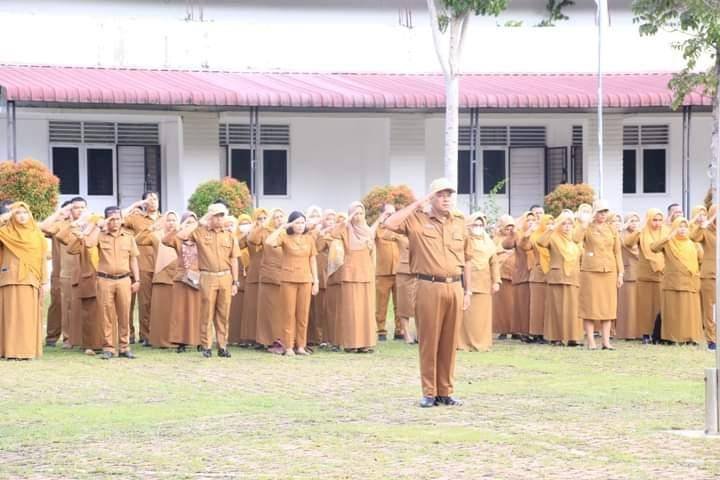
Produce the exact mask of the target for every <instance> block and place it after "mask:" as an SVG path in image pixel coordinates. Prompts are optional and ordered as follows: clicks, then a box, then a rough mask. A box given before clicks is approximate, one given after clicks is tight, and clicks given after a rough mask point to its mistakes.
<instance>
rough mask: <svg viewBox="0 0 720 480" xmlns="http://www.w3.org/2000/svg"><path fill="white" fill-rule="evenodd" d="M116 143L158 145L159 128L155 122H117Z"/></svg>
mask: <svg viewBox="0 0 720 480" xmlns="http://www.w3.org/2000/svg"><path fill="white" fill-rule="evenodd" d="M117 143H118V145H159V144H160V128H159V126H158V124H157V123H118V125H117Z"/></svg>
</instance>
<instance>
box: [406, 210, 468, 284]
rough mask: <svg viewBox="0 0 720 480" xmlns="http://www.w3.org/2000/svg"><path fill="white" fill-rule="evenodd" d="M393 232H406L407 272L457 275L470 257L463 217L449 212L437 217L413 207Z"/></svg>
mask: <svg viewBox="0 0 720 480" xmlns="http://www.w3.org/2000/svg"><path fill="white" fill-rule="evenodd" d="M396 233H401V234H403V235H407V237H408V240H409V249H410V271H411V272H412V273H416V274H424V275H437V276H443V277H450V276H457V275H461V274H462V272H463V268H464V266H465V263H467V262H468V261H470V259H472V256H473V249H472V245H471V244H470V238H469V236H468V234H467V231H466V229H465V219H464V218H462V217H460V216H455V215H450V216H449V217H446V218H444V219H440V218H438V217H436V216H435V215H433V214H432V213H425V212H423V211H421V210H417V211H415V212H414V213H412V214H410V215H409V216H408V217H407V218H406V219H405V221H404V222H403V223H402V224H401V225H400V227H399V228H398V230H397V232H396Z"/></svg>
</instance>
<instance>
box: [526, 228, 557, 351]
mask: <svg viewBox="0 0 720 480" xmlns="http://www.w3.org/2000/svg"><path fill="white" fill-rule="evenodd" d="M552 222H553V217H552V215H541V216H540V218H539V220H538V222H537V223H536V224H535V225H534V226H533V229H532V233H531V235H530V243H531V244H532V248H533V249H532V256H533V259H534V265H533V267H532V270H530V277H529V280H530V322H529V325H530V326H529V332H530V335H531V337H532V338H533V340H534V341H536V342H538V343H545V340H544V339H543V333H544V329H545V285H546V282H545V275H547V273H548V272H549V271H550V251H549V250H548V249H547V248H545V247H543V246H542V245H539V244H538V240H539V239H540V237H542V236H543V235H544V234H545V232H546V231H547V230H548V227H549V226H551V225H552Z"/></svg>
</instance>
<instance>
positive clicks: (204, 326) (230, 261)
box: [176, 203, 240, 358]
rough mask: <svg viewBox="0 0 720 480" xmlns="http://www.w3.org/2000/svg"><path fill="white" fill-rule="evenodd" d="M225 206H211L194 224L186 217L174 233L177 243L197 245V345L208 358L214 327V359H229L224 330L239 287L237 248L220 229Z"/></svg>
mask: <svg viewBox="0 0 720 480" xmlns="http://www.w3.org/2000/svg"><path fill="white" fill-rule="evenodd" d="M227 214H228V210H227V207H226V206H225V205H223V204H221V203H214V204H212V205H210V206H209V207H208V212H207V214H206V215H205V216H204V217H203V218H202V219H201V220H200V223H198V222H196V221H195V219H194V218H192V217H190V218H189V219H187V220H186V221H185V223H183V225H182V226H181V229H180V230H179V231H178V232H177V234H176V235H177V238H179V239H180V240H183V241H185V240H192V241H193V242H195V244H196V245H197V252H198V266H199V267H200V342H201V343H202V348H203V352H202V354H203V356H204V357H205V358H210V357H211V356H212V339H211V337H210V333H209V330H210V322H212V323H213V325H214V327H215V335H216V337H217V344H218V356H219V357H224V358H230V352H229V351H228V349H227V331H228V323H229V317H230V299H231V297H234V296H235V295H236V294H237V292H238V288H239V286H240V282H239V281H238V275H239V268H238V262H237V258H238V257H239V256H240V246H239V245H238V242H237V241H235V238H234V237H233V234H232V233H230V232H228V231H226V230H225V228H224V219H225V216H226V215H227Z"/></svg>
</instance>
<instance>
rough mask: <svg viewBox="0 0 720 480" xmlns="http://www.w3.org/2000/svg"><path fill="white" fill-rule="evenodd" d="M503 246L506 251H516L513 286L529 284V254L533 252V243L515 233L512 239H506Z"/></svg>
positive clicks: (512, 278)
mask: <svg viewBox="0 0 720 480" xmlns="http://www.w3.org/2000/svg"><path fill="white" fill-rule="evenodd" d="M502 246H503V247H504V248H505V249H515V254H514V255H513V257H514V268H513V271H512V275H511V280H512V284H513V285H519V284H522V283H528V282H529V281H530V270H529V269H528V265H527V264H528V253H529V252H530V251H531V250H532V248H533V246H532V242H531V241H530V238H529V237H521V236H520V234H519V233H518V232H515V233H514V234H513V236H512V237H509V238H506V239H505V240H504V241H503V243H502Z"/></svg>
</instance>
